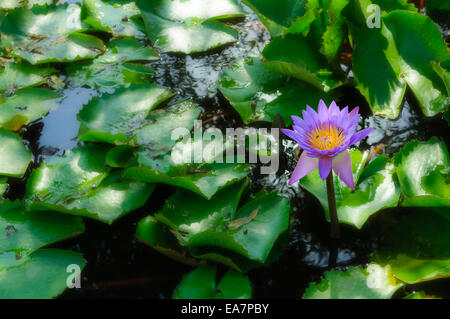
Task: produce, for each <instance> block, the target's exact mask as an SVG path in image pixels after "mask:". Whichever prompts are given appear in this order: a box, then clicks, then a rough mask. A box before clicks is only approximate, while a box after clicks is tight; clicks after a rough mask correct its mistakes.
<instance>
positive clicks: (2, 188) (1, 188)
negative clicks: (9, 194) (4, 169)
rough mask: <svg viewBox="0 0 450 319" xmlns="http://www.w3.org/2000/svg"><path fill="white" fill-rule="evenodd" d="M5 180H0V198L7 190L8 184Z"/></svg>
mask: <svg viewBox="0 0 450 319" xmlns="http://www.w3.org/2000/svg"><path fill="white" fill-rule="evenodd" d="M7 180H8V179H7V178H0V197H1V196H3V194H4V193H5V192H6V190H7V189H8V183H7Z"/></svg>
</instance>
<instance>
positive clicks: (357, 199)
mask: <svg viewBox="0 0 450 319" xmlns="http://www.w3.org/2000/svg"><path fill="white" fill-rule="evenodd" d="M350 156H351V159H352V169H353V179H354V181H355V185H356V188H355V191H352V190H351V189H350V188H349V187H348V186H347V185H346V184H345V183H344V182H343V181H341V180H340V179H339V177H338V176H337V175H336V174H334V191H335V194H336V205H337V212H338V217H339V221H340V222H343V223H347V224H350V225H353V226H355V227H357V228H358V229H361V228H362V227H363V225H364V223H365V222H366V221H367V219H368V218H369V217H370V216H372V215H373V214H375V213H376V212H378V211H380V210H382V209H385V208H389V207H395V206H397V204H398V200H399V197H400V187H399V186H398V185H397V184H398V183H397V181H396V179H395V178H394V176H393V174H394V171H395V169H394V166H393V165H392V164H391V163H389V161H388V159H387V158H386V157H384V156H379V157H378V158H377V159H375V160H374V161H372V162H371V163H370V164H369V165H367V167H366V168H364V163H365V161H366V158H367V152H366V153H364V154H361V152H360V151H359V150H352V151H350ZM300 185H301V186H302V187H304V188H306V190H308V191H309V192H310V193H312V194H313V195H314V196H315V197H316V198H317V199H318V200H319V201H320V204H321V205H322V207H323V209H324V211H325V216H326V218H327V220H329V210H328V197H327V191H326V182H325V181H324V180H322V179H321V178H320V176H319V172H318V169H317V168H316V169H315V170H314V171H313V172H311V173H310V174H308V175H307V176H305V177H304V178H302V179H301V180H300Z"/></svg>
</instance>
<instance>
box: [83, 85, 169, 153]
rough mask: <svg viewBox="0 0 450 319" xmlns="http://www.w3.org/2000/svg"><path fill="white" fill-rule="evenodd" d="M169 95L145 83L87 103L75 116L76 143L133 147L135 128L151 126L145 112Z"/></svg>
mask: <svg viewBox="0 0 450 319" xmlns="http://www.w3.org/2000/svg"><path fill="white" fill-rule="evenodd" d="M172 95H173V93H172V92H171V91H170V90H168V89H165V88H159V87H157V86H156V85H151V84H148V83H147V84H142V85H132V86H131V87H129V88H127V89H125V88H121V89H118V90H116V91H115V92H114V93H113V94H103V95H102V96H101V97H99V98H96V99H93V100H91V101H90V102H89V103H88V104H87V105H85V106H84V107H83V109H82V110H81V111H80V113H79V114H78V118H79V119H80V122H81V125H80V130H79V133H78V138H79V140H80V141H95V142H106V143H110V144H126V143H129V144H132V145H133V144H134V145H135V144H136V143H137V138H136V136H135V131H136V129H139V128H141V127H142V126H144V125H145V124H146V123H151V120H147V115H148V112H149V111H150V110H152V109H154V108H155V107H156V106H158V104H160V103H161V102H163V101H165V100H167V99H168V98H170V97H171V96H172ZM172 121H173V120H172ZM173 122H175V123H176V121H173ZM152 125H154V124H149V126H152ZM160 129H161V128H160ZM164 129H166V128H164ZM167 129H170V128H167ZM137 134H139V133H137ZM138 136H139V135H138Z"/></svg>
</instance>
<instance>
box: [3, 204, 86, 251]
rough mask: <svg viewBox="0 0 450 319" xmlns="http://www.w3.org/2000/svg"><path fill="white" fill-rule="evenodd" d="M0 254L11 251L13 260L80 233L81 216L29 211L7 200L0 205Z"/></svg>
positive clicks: (81, 230)
mask: <svg viewBox="0 0 450 319" xmlns="http://www.w3.org/2000/svg"><path fill="white" fill-rule="evenodd" d="M0 230H1V231H2V232H4V233H3V234H2V240H1V241H0V255H1V254H3V253H6V252H14V253H15V255H16V258H20V257H21V256H22V257H23V256H25V255H27V254H29V253H31V252H33V251H35V250H36V249H39V248H41V247H44V246H47V245H49V244H52V243H54V242H57V241H60V240H63V239H66V238H70V237H73V236H76V235H78V234H81V233H82V232H83V231H84V224H83V221H82V220H81V218H80V217H74V216H68V215H63V214H58V213H56V212H28V211H26V210H25V208H24V207H23V206H22V205H21V204H20V202H18V201H16V202H10V201H8V200H6V201H4V202H2V203H1V204H0ZM0 259H1V257H0Z"/></svg>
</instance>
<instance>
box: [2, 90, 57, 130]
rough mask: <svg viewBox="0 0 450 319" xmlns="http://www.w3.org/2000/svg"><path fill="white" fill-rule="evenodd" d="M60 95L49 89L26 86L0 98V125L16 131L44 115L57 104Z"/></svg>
mask: <svg viewBox="0 0 450 319" xmlns="http://www.w3.org/2000/svg"><path fill="white" fill-rule="evenodd" d="M60 98H61V95H60V94H58V93H56V92H54V91H50V90H46V89H39V88H26V89H22V90H19V91H16V94H15V95H13V96H10V97H8V98H5V99H0V127H2V128H4V129H6V130H11V131H18V130H19V129H20V128H21V127H22V126H24V125H27V124H29V123H31V122H34V121H36V120H38V119H40V118H41V117H43V116H45V115H46V114H47V113H48V112H49V111H51V110H54V109H56V108H57V107H58V105H59V100H60Z"/></svg>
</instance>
